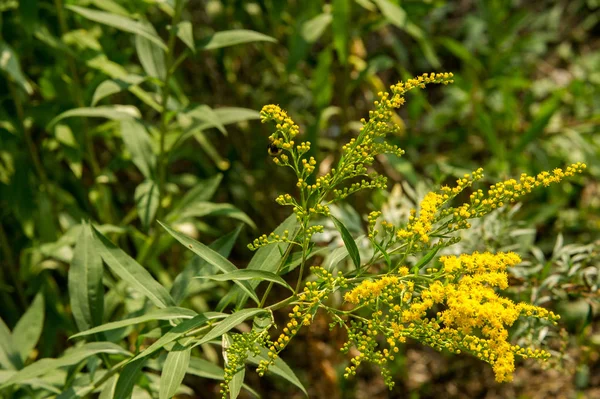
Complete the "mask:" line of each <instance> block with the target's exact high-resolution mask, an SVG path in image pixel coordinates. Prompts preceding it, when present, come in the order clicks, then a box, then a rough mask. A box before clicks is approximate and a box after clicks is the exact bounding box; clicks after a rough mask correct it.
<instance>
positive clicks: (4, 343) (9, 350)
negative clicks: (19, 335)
mask: <svg viewBox="0 0 600 399" xmlns="http://www.w3.org/2000/svg"><path fill="white" fill-rule="evenodd" d="M0 366H2V368H5V369H8V370H14V369H20V368H21V367H23V362H22V361H21V357H20V356H19V353H18V352H17V351H16V348H15V344H14V342H13V337H12V334H11V333H10V330H9V329H8V327H7V325H6V324H4V321H3V320H2V319H1V318H0Z"/></svg>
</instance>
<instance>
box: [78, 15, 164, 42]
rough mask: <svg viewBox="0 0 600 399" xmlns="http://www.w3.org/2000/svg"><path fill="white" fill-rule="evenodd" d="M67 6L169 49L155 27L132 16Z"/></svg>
mask: <svg viewBox="0 0 600 399" xmlns="http://www.w3.org/2000/svg"><path fill="white" fill-rule="evenodd" d="M67 8H68V9H70V10H72V11H75V12H76V13H78V14H79V15H82V16H84V17H85V18H87V19H89V20H92V21H94V22H98V23H101V24H104V25H108V26H112V27H113V28H117V29H119V30H122V31H125V32H129V33H135V34H136V35H140V36H143V37H145V38H146V39H148V40H151V41H152V42H154V43H156V44H157V45H158V46H159V47H161V48H162V49H163V50H167V46H166V45H165V44H164V43H163V41H162V39H161V38H160V37H159V36H158V35H156V33H155V32H154V30H153V29H149V28H148V26H146V25H144V24H142V23H140V22H137V21H135V20H133V19H131V18H128V17H124V16H122V15H117V14H112V13H108V12H104V11H96V10H91V9H89V8H83V7H78V6H67Z"/></svg>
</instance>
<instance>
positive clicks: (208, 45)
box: [198, 29, 277, 50]
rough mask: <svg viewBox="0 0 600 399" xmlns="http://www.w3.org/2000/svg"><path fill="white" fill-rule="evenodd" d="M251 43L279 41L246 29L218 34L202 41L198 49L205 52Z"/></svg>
mask: <svg viewBox="0 0 600 399" xmlns="http://www.w3.org/2000/svg"><path fill="white" fill-rule="evenodd" d="M250 42H273V43H274V42H277V39H275V38H273V37H271V36H267V35H265V34H262V33H259V32H255V31H253V30H246V29H234V30H225V31H221V32H216V33H215V34H214V35H212V36H211V37H209V38H206V39H204V40H202V42H201V43H200V44H199V46H198V47H200V48H202V49H204V50H214V49H217V48H222V47H228V46H234V45H236V44H242V43H250Z"/></svg>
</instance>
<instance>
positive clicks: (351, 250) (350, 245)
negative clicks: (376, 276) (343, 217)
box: [329, 215, 360, 269]
mask: <svg viewBox="0 0 600 399" xmlns="http://www.w3.org/2000/svg"><path fill="white" fill-rule="evenodd" d="M329 217H330V218H331V220H332V221H333V224H335V227H336V228H337V229H338V231H339V232H340V234H341V235H342V240H343V241H344V245H345V246H346V249H347V250H348V254H349V255H350V258H351V259H352V262H354V266H356V268H357V269H358V268H359V267H360V253H359V252H358V247H357V246H356V242H354V239H353V238H352V235H351V234H350V232H349V231H348V229H347V228H346V226H344V224H343V223H342V222H340V221H339V220H338V219H337V218H336V217H334V216H333V215H330V216H329Z"/></svg>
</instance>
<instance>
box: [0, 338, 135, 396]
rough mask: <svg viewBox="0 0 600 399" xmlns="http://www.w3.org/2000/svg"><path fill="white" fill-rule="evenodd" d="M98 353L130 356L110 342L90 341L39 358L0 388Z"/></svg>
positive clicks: (70, 364) (0, 387)
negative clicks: (66, 350)
mask: <svg viewBox="0 0 600 399" xmlns="http://www.w3.org/2000/svg"><path fill="white" fill-rule="evenodd" d="M99 353H107V354H114V355H124V356H131V353H129V352H128V351H126V350H125V349H123V348H121V347H120V346H118V345H116V344H113V343H112V342H91V343H88V344H85V345H82V346H80V347H78V348H75V349H72V350H70V351H68V352H67V353H66V354H65V355H64V356H62V357H59V358H56V359H50V358H46V359H41V360H38V361H37V362H35V363H32V364H30V365H29V366H27V367H25V368H24V369H22V370H20V371H19V372H17V373H16V374H14V375H13V376H12V377H11V378H9V379H8V380H7V381H6V382H5V383H4V384H2V385H1V386H0V389H4V388H6V387H8V386H11V385H15V384H20V383H22V382H24V381H27V380H30V379H32V378H36V377H39V376H42V375H44V374H47V373H49V372H50V371H54V370H56V369H58V368H60V367H67V366H72V365H74V364H77V363H79V362H80V361H82V360H84V359H87V358H89V357H90V356H94V355H97V354H99Z"/></svg>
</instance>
